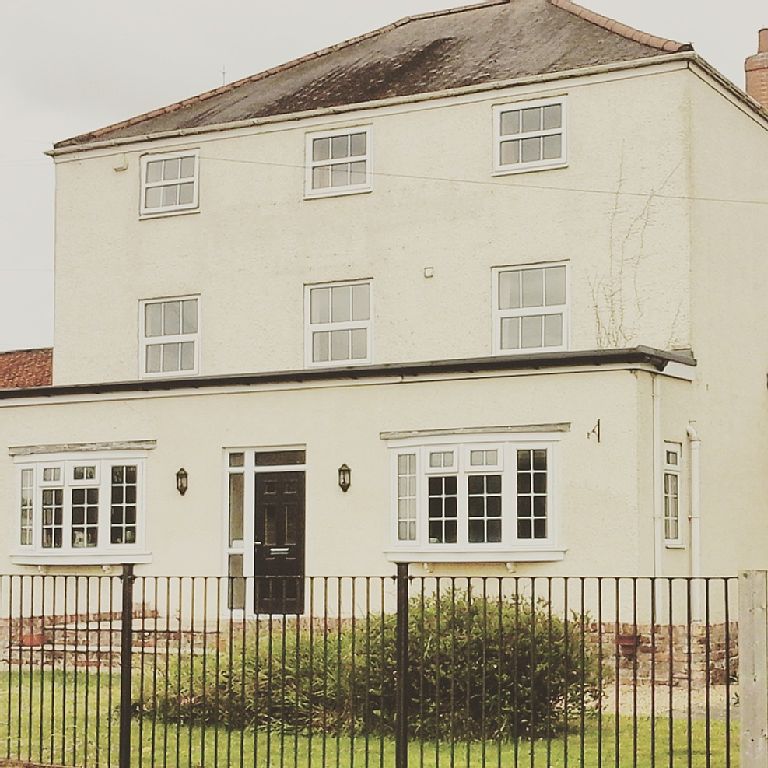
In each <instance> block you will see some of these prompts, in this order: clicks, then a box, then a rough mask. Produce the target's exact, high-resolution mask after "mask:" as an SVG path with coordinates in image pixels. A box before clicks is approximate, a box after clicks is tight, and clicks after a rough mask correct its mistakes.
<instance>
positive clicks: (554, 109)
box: [544, 104, 563, 131]
mask: <svg viewBox="0 0 768 768" xmlns="http://www.w3.org/2000/svg"><path fill="white" fill-rule="evenodd" d="M562 125H563V108H562V106H561V105H560V104H550V105H549V106H548V107H544V130H545V131H551V130H554V129H555V128H561V127H562Z"/></svg>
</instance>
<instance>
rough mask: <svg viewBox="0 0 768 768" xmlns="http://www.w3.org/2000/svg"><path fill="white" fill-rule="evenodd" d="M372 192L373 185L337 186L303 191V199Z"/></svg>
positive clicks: (319, 198)
mask: <svg viewBox="0 0 768 768" xmlns="http://www.w3.org/2000/svg"><path fill="white" fill-rule="evenodd" d="M371 192H373V187H371V186H365V187H354V188H349V189H344V188H339V189H333V190H327V191H325V192H305V193H304V199H305V200H322V199H324V198H326V197H346V196H347V195H365V194H369V193H371Z"/></svg>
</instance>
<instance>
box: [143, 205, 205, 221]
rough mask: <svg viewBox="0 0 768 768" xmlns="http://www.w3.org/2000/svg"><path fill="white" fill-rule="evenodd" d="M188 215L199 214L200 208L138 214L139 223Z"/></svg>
mask: <svg viewBox="0 0 768 768" xmlns="http://www.w3.org/2000/svg"><path fill="white" fill-rule="evenodd" d="M188 213H200V208H199V207H197V208H179V209H177V210H173V211H151V212H150V211H146V212H145V213H140V214H139V221H146V220H147V219H164V218H166V217H168V216H185V215H186V214H188Z"/></svg>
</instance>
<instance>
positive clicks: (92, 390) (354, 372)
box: [0, 346, 696, 400]
mask: <svg viewBox="0 0 768 768" xmlns="http://www.w3.org/2000/svg"><path fill="white" fill-rule="evenodd" d="M669 363H682V364H683V365H691V366H693V365H696V360H695V359H694V358H693V357H690V356H688V355H682V354H678V353H675V352H664V351H662V350H659V349H652V348H651V347H643V346H640V347H631V348H628V349H593V350H583V351H578V352H543V353H536V354H532V355H507V356H498V357H472V358H465V359H458V360H433V361H428V362H423V363H386V364H383V365H360V366H354V367H353V366H349V367H343V368H309V369H305V370H299V371H270V372H266V373H235V374H224V375H219V376H196V377H194V378H183V377H182V378H172V379H141V380H137V381H109V382H105V383H102V384H66V385H62V386H52V387H31V388H28V389H0V400H14V399H24V398H33V397H56V396H58V395H95V394H106V393H110V392H167V391H169V390H177V389H178V390H182V389H207V388H209V387H236V386H250V385H256V384H302V383H305V382H312V381H333V380H334V379H336V380H343V379H353V380H356V379H373V378H387V377H392V378H406V377H412V378H418V377H419V376H432V375H435V374H452V373H484V372H488V371H499V372H503V371H523V370H533V371H536V370H541V369H544V368H566V367H574V366H577V367H583V366H600V365H632V364H640V365H650V366H652V367H653V368H655V369H656V370H657V371H663V370H664V369H665V368H666V367H667V365H668V364H669Z"/></svg>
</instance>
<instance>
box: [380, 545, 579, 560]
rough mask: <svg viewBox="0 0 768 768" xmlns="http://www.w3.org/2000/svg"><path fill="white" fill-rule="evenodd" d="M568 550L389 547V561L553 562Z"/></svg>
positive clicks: (386, 554) (557, 548) (554, 548)
mask: <svg viewBox="0 0 768 768" xmlns="http://www.w3.org/2000/svg"><path fill="white" fill-rule="evenodd" d="M567 551H568V550H566V549H563V548H560V547H547V548H542V549H511V550H510V549H503V550H499V549H474V550H473V549H444V550H435V549H389V550H386V551H385V552H384V555H385V556H386V558H387V560H389V561H390V562H394V563H396V562H412V563H554V562H557V561H559V560H563V559H564V558H565V553H566V552H567Z"/></svg>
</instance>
